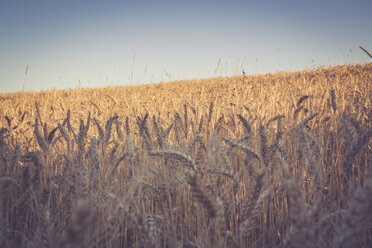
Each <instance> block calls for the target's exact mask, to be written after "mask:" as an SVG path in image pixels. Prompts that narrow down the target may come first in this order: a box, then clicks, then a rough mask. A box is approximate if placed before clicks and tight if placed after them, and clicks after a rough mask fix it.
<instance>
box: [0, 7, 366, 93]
mask: <svg viewBox="0 0 372 248" xmlns="http://www.w3.org/2000/svg"><path fill="white" fill-rule="evenodd" d="M371 13H372V1H370V0H368V1H359V0H355V1H344V0H339V1H333V0H332V1H327V0H322V1H318V0H313V1H309V0H306V1H300V0H297V1H279V0H277V1H265V0H261V1H247V0H246V1H235V0H229V1H219V0H215V1H209V0H206V1H202V0H199V1H194V0H188V1H177V0H173V1H162V0H158V1H143V0H136V1H112V0H106V1H103V0H102V1H96V0H90V1H82V0H74V1H71V0H64V1H62V0H61V1H57V0H44V1H42V0H32V1H31V0H9V1H5V0H0V93H8V92H19V91H40V90H50V89H53V88H56V89H70V88H86V87H89V88H91V87H106V86H116V85H137V84H145V83H155V82H160V81H165V82H169V81H174V80H186V79H195V78H209V77H218V76H231V75H241V74H242V71H243V70H244V71H245V73H246V74H250V75H254V74H265V73H275V72H278V71H296V70H302V69H312V68H317V67H319V66H326V67H328V66H332V65H340V64H352V63H367V62H371V59H370V58H369V57H368V56H367V55H366V54H365V53H364V52H363V51H362V50H361V49H359V46H363V47H364V48H366V49H367V50H369V51H371V52H372V32H371V30H372V14H371Z"/></svg>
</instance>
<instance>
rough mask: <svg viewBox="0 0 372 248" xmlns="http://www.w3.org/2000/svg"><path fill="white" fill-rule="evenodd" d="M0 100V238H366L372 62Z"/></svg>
mask: <svg viewBox="0 0 372 248" xmlns="http://www.w3.org/2000/svg"><path fill="white" fill-rule="evenodd" d="M0 106H1V108H0V123H1V124H0V125H1V131H0V154H1V157H0V247H371V245H372V236H371V230H372V229H371V228H372V225H371V224H372V221H371V216H372V215H371V211H372V198H371V197H370V196H371V195H372V177H371V164H372V157H371V141H370V137H371V136H372V121H371V120H372V108H371V106H372V64H365V65H346V66H338V67H332V68H327V69H325V68H319V69H317V70H305V71H300V72H294V73H276V74H269V75H264V76H246V75H245V76H244V77H242V76H236V77H229V78H227V77H224V78H222V77H221V78H212V79H201V80H192V81H179V82H172V83H160V84H150V85H140V86H130V87H108V88H103V89H75V90H61V91H57V90H51V91H44V92H38V93H34V92H25V93H14V94H0Z"/></svg>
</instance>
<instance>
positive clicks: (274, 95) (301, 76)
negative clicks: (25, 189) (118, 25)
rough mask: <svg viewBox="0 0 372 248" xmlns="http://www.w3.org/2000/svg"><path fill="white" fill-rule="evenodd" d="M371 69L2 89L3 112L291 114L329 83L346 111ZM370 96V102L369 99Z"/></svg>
mask: <svg viewBox="0 0 372 248" xmlns="http://www.w3.org/2000/svg"><path fill="white" fill-rule="evenodd" d="M371 73H372V63H369V64H364V65H345V66H336V67H329V68H318V69H316V70H303V71H299V72H290V73H285V72H280V73H275V74H267V75H258V76H249V75H245V76H244V77H243V76H235V77H217V78H211V79H200V80H188V81H176V82H170V83H158V84H147V85H140V86H119V87H118V86H116V87H106V88H94V89H71V90H49V91H41V92H24V93H22V92H20V93H10V94H0V106H1V110H0V118H1V121H2V122H3V124H5V123H4V121H5V120H4V118H3V117H4V116H6V115H7V116H11V117H15V116H16V115H17V113H18V115H19V113H22V114H23V113H25V112H26V116H28V117H31V116H32V117H35V109H34V106H35V104H34V103H35V101H37V102H38V103H39V105H40V106H41V107H40V108H41V115H42V117H44V116H45V118H46V119H45V121H48V123H51V124H53V123H56V122H58V121H61V120H62V119H63V118H64V117H65V112H66V111H67V110H68V109H71V114H72V117H73V118H72V119H79V118H83V117H84V116H86V114H87V112H88V111H89V112H91V114H92V116H97V117H99V118H102V119H108V117H109V116H111V115H112V114H114V113H116V114H118V115H119V116H120V117H123V116H132V117H135V116H137V115H143V114H145V113H146V112H148V113H149V114H150V116H152V115H156V116H158V117H160V119H161V120H162V121H169V120H170V119H171V118H173V114H174V113H175V112H177V111H181V110H182V109H183V108H184V104H187V105H188V106H190V107H191V108H192V111H193V112H195V114H196V115H197V117H198V119H199V118H200V117H201V115H203V114H204V113H205V112H206V111H208V108H209V105H210V103H211V102H213V104H214V112H215V114H214V116H213V119H215V120H216V119H218V118H219V117H220V114H221V113H229V114H232V115H235V114H236V113H240V112H241V111H243V109H244V107H243V106H244V105H245V106H246V107H248V108H249V111H250V114H251V115H252V116H254V117H258V116H260V118H261V120H262V121H264V120H265V119H269V118H271V117H273V116H275V115H277V114H278V113H280V114H283V115H286V116H287V115H288V114H289V112H290V111H291V109H292V108H293V107H294V106H295V104H296V101H297V100H298V98H300V97H301V96H302V95H309V96H311V98H313V104H323V103H324V94H325V92H327V91H328V90H330V89H334V90H335V93H336V95H337V96H338V97H337V99H338V105H339V106H338V107H339V108H341V109H340V110H342V111H345V109H346V108H348V106H346V105H347V102H348V101H351V100H352V99H353V98H360V97H363V96H364V97H367V95H366V94H367V93H368V90H369V89H370V77H371ZM364 89H365V90H366V91H365V90H364ZM365 100H366V102H365V104H366V106H368V103H370V99H368V98H366V99H365ZM314 107H315V108H316V107H319V106H317V105H315V106H314ZM349 107H350V106H349ZM227 117H228V116H225V118H227ZM15 119H16V118H15ZM15 121H16V120H15ZM363 121H367V120H363Z"/></svg>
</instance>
